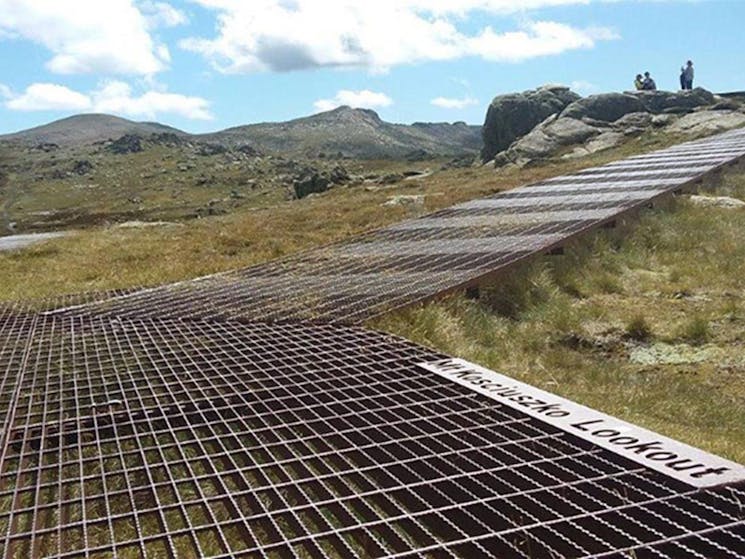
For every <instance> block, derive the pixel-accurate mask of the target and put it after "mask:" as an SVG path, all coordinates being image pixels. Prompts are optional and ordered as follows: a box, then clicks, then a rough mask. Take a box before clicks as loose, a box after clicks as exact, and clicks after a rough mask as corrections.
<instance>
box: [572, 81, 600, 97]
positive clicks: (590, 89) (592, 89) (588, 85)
mask: <svg viewBox="0 0 745 559" xmlns="http://www.w3.org/2000/svg"><path fill="white" fill-rule="evenodd" d="M569 89H571V90H572V91H575V92H577V93H579V94H580V95H591V94H593V93H597V92H598V91H600V87H598V86H597V85H595V84H594V83H592V82H588V81H586V80H575V81H573V82H572V83H571V84H569Z"/></svg>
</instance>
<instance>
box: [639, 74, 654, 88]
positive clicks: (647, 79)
mask: <svg viewBox="0 0 745 559" xmlns="http://www.w3.org/2000/svg"><path fill="white" fill-rule="evenodd" d="M642 89H643V90H644V91H656V90H657V84H656V83H655V81H654V80H653V79H652V76H650V75H649V72H644V81H643V82H642Z"/></svg>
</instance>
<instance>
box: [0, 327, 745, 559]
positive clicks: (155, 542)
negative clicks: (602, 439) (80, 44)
mask: <svg viewBox="0 0 745 559" xmlns="http://www.w3.org/2000/svg"><path fill="white" fill-rule="evenodd" d="M443 357H444V356H442V355H440V354H437V353H434V352H432V351H430V350H427V349H424V348H422V347H419V346H416V345H414V344H411V343H409V342H406V341H403V340H400V339H397V338H393V337H391V336H387V335H383V334H378V333H375V332H370V331H366V330H363V329H359V328H350V327H342V326H333V325H325V326H313V325H302V324H285V325H279V324H275V325H271V324H240V323H222V322H199V321H161V320H155V319H126V318H117V319H112V318H106V317H104V318H90V317H54V316H48V315H47V316H45V315H33V314H30V313H26V314H24V313H20V314H14V315H12V316H11V315H9V317H7V319H6V320H5V321H4V322H2V323H0V382H2V390H0V420H1V421H2V427H3V431H2V435H1V436H0V441H1V447H0V557H2V558H3V559H9V558H20V557H24V558H25V557H66V558H73V557H75V558H78V557H80V558H83V557H85V558H90V557H122V558H129V557H184V558H191V557H200V556H208V557H262V558H270V557H271V558H274V557H277V558H284V557H299V558H305V557H334V558H337V557H338V558H343V559H346V558H350V557H360V558H363V557H365V558H367V557H423V556H428V557H444V558H447V557H462V558H472V557H481V556H483V557H500V558H525V559H538V558H550V559H555V558H558V557H561V558H567V559H568V558H578V557H614V558H628V557H635V558H637V559H642V558H655V559H659V558H669V559H680V558H698V559H705V558H714V557H716V558H718V559H734V558H738V557H742V553H743V550H745V514H744V513H743V511H744V510H745V487H744V486H743V485H742V484H734V485H729V486H725V487H719V488H715V489H708V490H692V489H691V488H690V487H687V486H685V485H683V484H681V483H680V482H676V481H673V480H672V479H670V478H667V477H666V476H663V475H661V474H659V473H656V472H654V471H651V470H648V469H646V468H644V467H641V466H639V465H638V464H636V463H634V462H631V461H629V460H626V459H623V458H621V457H619V456H618V455H616V454H614V453H612V452H609V451H607V450H603V449H601V448H599V447H596V446H594V445H592V444H590V443H588V442H587V441H584V440H582V439H579V438H576V437H574V436H573V435H570V434H568V433H566V432H564V431H561V430H559V429H556V428H554V427H551V426H549V425H547V424H545V423H543V422H541V421H539V420H538V419H535V418H531V417H529V416H527V415H525V414H523V413H522V412H520V411H517V410H516V409H513V408H510V407H506V406H503V405H500V404H498V403H495V402H494V401H493V400H491V399H489V398H486V397H484V396H481V395H479V394H476V393H474V392H472V391H470V390H468V389H467V388H464V387H463V386H460V385H459V384H455V383H453V382H450V381H449V380H447V379H445V378H442V377H440V376H438V375H434V374H432V373H430V372H428V371H427V370H425V369H423V368H421V367H420V366H418V363H421V362H430V361H434V360H439V359H442V358H443Z"/></svg>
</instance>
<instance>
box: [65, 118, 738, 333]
mask: <svg viewBox="0 0 745 559" xmlns="http://www.w3.org/2000/svg"><path fill="white" fill-rule="evenodd" d="M743 155H745V132H743V131H735V132H729V133H725V134H721V135H719V136H715V137H713V138H708V139H705V140H699V141H696V142H689V143H686V144H682V145H678V146H675V147H672V148H669V149H665V150H661V151H658V152H655V153H651V154H647V155H641V156H637V157H631V158H629V159H625V160H623V161H619V162H615V163H610V164H608V165H605V166H602V167H597V168H592V169H587V170H584V171H581V172H579V173H576V174H573V175H567V176H563V177H558V178H553V179H549V180H545V181H542V182H539V183H536V184H532V185H529V186H526V187H523V188H517V189H514V190H510V191H508V192H504V193H500V194H497V195H495V196H492V197H490V198H484V199H480V200H473V201H470V202H465V203H463V204H459V205H456V206H453V207H451V208H446V209H443V210H441V211H438V212H435V213H433V214H431V215H428V216H426V217H423V218H420V219H414V220H410V221H406V222H403V223H399V224H396V225H393V226H391V227H388V228H385V229H380V230H377V231H373V232H370V233H368V234H365V235H361V236H358V237H355V238H352V239H349V240H347V241H344V242H341V243H338V244H334V245H331V246H327V247H323V248H318V249H315V250H310V251H306V252H302V253H300V254H297V255H294V256H291V257H289V258H285V259H282V260H277V261H274V262H269V263H267V264H263V265H259V266H254V267H250V268H246V269H243V270H237V271H232V272H228V273H223V274H217V275H214V276H208V277H204V278H201V279H198V280H194V281H186V282H182V283H178V284H173V285H167V286H163V287H159V288H156V289H149V290H144V291H141V292H138V293H134V294H131V295H127V296H124V297H118V298H115V299H112V300H110V301H105V302H102V303H98V304H93V305H88V306H87V307H86V308H85V309H80V308H77V309H74V312H75V313H80V312H86V313H90V314H97V315H111V316H127V317H141V316H154V317H160V318H164V317H167V318H207V319H238V320H261V321H278V322H282V321H313V322H341V323H349V324H357V323H362V322H364V321H365V320H366V319H368V318H370V317H372V316H375V315H379V314H381V313H384V312H387V311H390V310H392V309H396V308H400V307H404V306H407V305H411V304H413V303H416V302H419V301H423V300H426V299H429V298H432V297H435V296H438V295H441V294H443V293H445V292H447V291H450V290H454V289H460V288H463V287H466V286H469V285H474V284H477V283H478V282H479V281H480V280H483V279H484V278H485V277H487V276H489V275H490V274H494V273H496V272H499V271H502V270H505V269H507V268H508V267H510V266H513V265H515V264H516V263H519V262H522V261H524V260H525V259H527V258H530V257H532V256H534V255H536V254H541V253H544V252H546V251H549V250H551V249H553V248H555V247H558V246H561V245H562V244H565V243H567V242H568V241H570V240H571V239H573V238H575V237H577V236H579V235H582V234H584V233H587V232H589V231H592V230H594V229H596V228H598V227H599V226H601V225H603V224H606V223H610V222H613V221H614V220H617V219H619V218H621V217H622V216H624V215H626V214H629V213H630V212H634V211H636V210H638V209H640V208H644V207H646V206H648V205H649V204H651V203H653V202H655V201H656V200H658V199H660V198H663V197H666V196H669V195H671V194H672V193H674V192H676V191H679V190H681V189H682V188H684V187H685V186H687V185H689V184H691V183H694V182H695V181H697V180H700V179H701V178H702V177H703V176H705V175H706V174H707V173H711V172H712V171H714V170H716V169H718V168H720V167H722V166H725V165H727V164H730V163H732V162H734V161H737V160H738V159H739V158H740V157H742V156H743Z"/></svg>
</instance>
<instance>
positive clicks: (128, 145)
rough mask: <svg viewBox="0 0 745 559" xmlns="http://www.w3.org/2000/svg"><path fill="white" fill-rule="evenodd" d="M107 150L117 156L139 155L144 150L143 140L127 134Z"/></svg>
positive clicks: (112, 143) (111, 144)
mask: <svg viewBox="0 0 745 559" xmlns="http://www.w3.org/2000/svg"><path fill="white" fill-rule="evenodd" d="M106 149H107V150H108V151H110V152H111V153H115V154H117V155H124V154H127V153H138V152H140V151H142V150H143V147H142V138H141V137H140V136H138V135H136V134H125V135H124V136H122V137H121V138H119V139H118V140H115V141H113V142H111V143H110V144H109V145H108V146H107V147H106Z"/></svg>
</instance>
